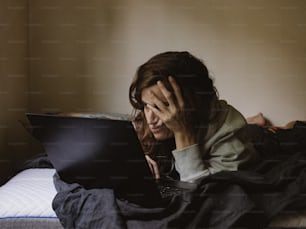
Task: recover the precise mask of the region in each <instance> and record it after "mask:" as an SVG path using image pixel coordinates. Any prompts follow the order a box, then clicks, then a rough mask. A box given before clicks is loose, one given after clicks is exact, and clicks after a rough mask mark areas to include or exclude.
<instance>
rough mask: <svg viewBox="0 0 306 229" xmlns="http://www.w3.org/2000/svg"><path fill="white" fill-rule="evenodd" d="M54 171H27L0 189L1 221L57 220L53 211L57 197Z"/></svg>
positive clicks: (45, 169)
mask: <svg viewBox="0 0 306 229" xmlns="http://www.w3.org/2000/svg"><path fill="white" fill-rule="evenodd" d="M54 173H55V170H54V169H47V168H43V169H41V168H34V169H27V170H24V171H22V172H20V173H18V174H17V175H16V176H14V177H13V178H11V179H10V180H9V181H8V182H7V183H5V184H4V185H3V186H1V187H0V220H1V219H8V218H57V217H56V214H55V212H54V211H53V209H52V200H53V198H54V196H55V195H56V190H55V187H54V184H53V175H54Z"/></svg>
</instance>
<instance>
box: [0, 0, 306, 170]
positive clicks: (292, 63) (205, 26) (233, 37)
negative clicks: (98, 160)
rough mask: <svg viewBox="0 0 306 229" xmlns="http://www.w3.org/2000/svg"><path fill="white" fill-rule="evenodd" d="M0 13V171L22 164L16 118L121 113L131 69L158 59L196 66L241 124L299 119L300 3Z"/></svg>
mask: <svg viewBox="0 0 306 229" xmlns="http://www.w3.org/2000/svg"><path fill="white" fill-rule="evenodd" d="M27 6H28V7H27ZM0 13H1V14H0V31H1V32H0V35H1V36H0V39H1V43H0V45H1V47H0V48H1V53H0V66H1V68H0V73H1V84H0V100H1V102H0V104H1V114H0V152H1V158H0V160H1V166H0V169H1V171H2V170H3V168H4V166H3V165H5V164H9V163H10V159H11V158H13V159H14V158H15V157H16V158H17V157H18V158H22V157H26V150H25V148H26V147H27V146H28V143H27V142H28V141H27V140H28V139H27V137H26V136H27V135H26V134H25V132H24V130H23V129H22V128H21V126H20V125H19V123H18V122H17V120H18V119H22V118H23V117H24V116H23V114H24V112H25V111H33V112H58V111H93V112H120V113H129V112H130V111H131V107H130V105H129V102H128V96H127V94H128V86H129V84H130V82H131V79H132V77H133V75H134V73H135V70H136V68H137V67H138V66H139V65H140V64H142V63H143V62H144V61H146V60H147V59H148V58H149V57H151V56H152V55H154V54H156V53H159V52H163V51H166V50H188V51H190V52H192V53H193V54H195V55H196V56H198V57H200V58H201V59H203V60H204V62H205V63H206V64H207V66H208V68H209V69H210V72H211V74H212V76H213V78H214V80H215V84H216V86H217V88H218V90H219V93H220V97H221V98H224V99H227V100H228V101H229V102H230V103H231V104H233V105H234V106H236V107H237V108H238V109H239V110H240V111H241V112H242V113H243V114H244V115H245V116H250V115H254V114H256V113H257V112H263V113H264V114H265V115H266V116H267V117H268V118H269V119H270V120H271V121H272V122H273V123H274V124H277V125H282V124H285V123H286V122H288V121H290V120H293V119H306V103H305V97H306V77H305V72H306V42H305V40H306V1H303V0H269V1H264V0H255V1H254V0H218V1H213V0H201V1H199V0H190V1H185V0H167V1H166V0H155V1H143V0H120V1H119V0H108V1H99V0H96V1H95V0H87V1H84V0H65V1H63V0H53V1H49V0H10V1H9V0H1V2H0ZM8 154H10V155H9V156H8ZM12 155H13V156H12ZM7 158H9V160H7ZM1 174H3V173H1Z"/></svg>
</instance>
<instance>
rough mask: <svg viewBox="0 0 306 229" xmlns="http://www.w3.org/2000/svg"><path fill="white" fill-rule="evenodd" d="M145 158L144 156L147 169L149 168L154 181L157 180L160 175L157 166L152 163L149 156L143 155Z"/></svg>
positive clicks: (154, 162)
mask: <svg viewBox="0 0 306 229" xmlns="http://www.w3.org/2000/svg"><path fill="white" fill-rule="evenodd" d="M145 156H146V160H147V162H148V164H149V167H150V169H151V172H152V173H153V175H154V177H155V179H159V178H160V174H159V169H158V165H157V163H156V161H154V160H153V159H152V158H151V157H150V156H149V155H145Z"/></svg>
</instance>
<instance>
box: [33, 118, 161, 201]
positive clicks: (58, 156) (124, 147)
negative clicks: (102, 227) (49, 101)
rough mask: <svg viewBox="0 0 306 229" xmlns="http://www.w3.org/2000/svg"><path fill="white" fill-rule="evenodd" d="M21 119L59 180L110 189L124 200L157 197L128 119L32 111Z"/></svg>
mask: <svg viewBox="0 0 306 229" xmlns="http://www.w3.org/2000/svg"><path fill="white" fill-rule="evenodd" d="M27 117H28V119H29V121H30V123H31V125H32V128H33V136H34V137H35V138H37V140H38V141H39V142H41V144H42V145H43V146H44V149H45V151H46V153H47V155H48V157H49V159H50V161H51V163H52V164H53V166H54V168H55V169H56V171H57V172H58V174H59V176H60V177H61V179H63V180H64V181H66V182H68V183H79V184H81V185H82V186H84V187H85V188H112V189H114V190H115V191H116V192H117V193H118V194H119V195H123V196H124V197H127V196H129V197H131V196H132V197H133V198H135V197H137V198H140V199H141V198H142V197H144V196H149V198H151V199H155V201H156V199H158V198H160V194H159V191H158V188H157V186H156V183H155V180H154V178H153V176H152V173H151V171H150V169H149V167H148V164H147V162H146V159H145V156H144V153H143V151H142V147H141V144H140V142H139V140H138V137H137V134H136V132H135V130H134V127H133V124H132V122H131V121H129V120H114V119H107V118H84V117H71V116H61V115H46V114H33V113H27ZM154 197H155V198H154Z"/></svg>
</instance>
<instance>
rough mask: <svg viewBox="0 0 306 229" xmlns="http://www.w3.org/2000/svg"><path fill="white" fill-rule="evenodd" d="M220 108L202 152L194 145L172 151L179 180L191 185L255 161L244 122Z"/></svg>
mask: <svg viewBox="0 0 306 229" xmlns="http://www.w3.org/2000/svg"><path fill="white" fill-rule="evenodd" d="M221 105H222V107H221V108H222V109H221V112H219V119H217V120H216V122H215V123H211V128H210V129H209V133H208V134H207V137H206V138H205V146H204V149H201V150H200V149H199V146H198V145H197V144H195V145H191V146H188V147H186V148H184V149H180V150H173V151H172V154H173V157H174V159H175V168H176V170H177V172H178V173H179V174H180V179H181V180H182V181H189V182H192V181H194V180H196V179H198V178H201V177H203V176H208V175H210V174H214V173H217V172H220V171H224V170H226V171H236V170H238V169H239V168H240V167H241V165H242V164H246V163H247V162H249V161H252V160H254V159H256V151H255V149H254V147H253V145H252V143H251V140H250V136H249V134H248V132H247V129H246V128H245V127H246V122H245V119H244V118H243V116H242V115H241V114H240V113H239V112H238V111H237V110H236V109H234V108H233V107H231V106H229V105H227V104H226V103H221ZM204 154H205V157H204Z"/></svg>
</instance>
